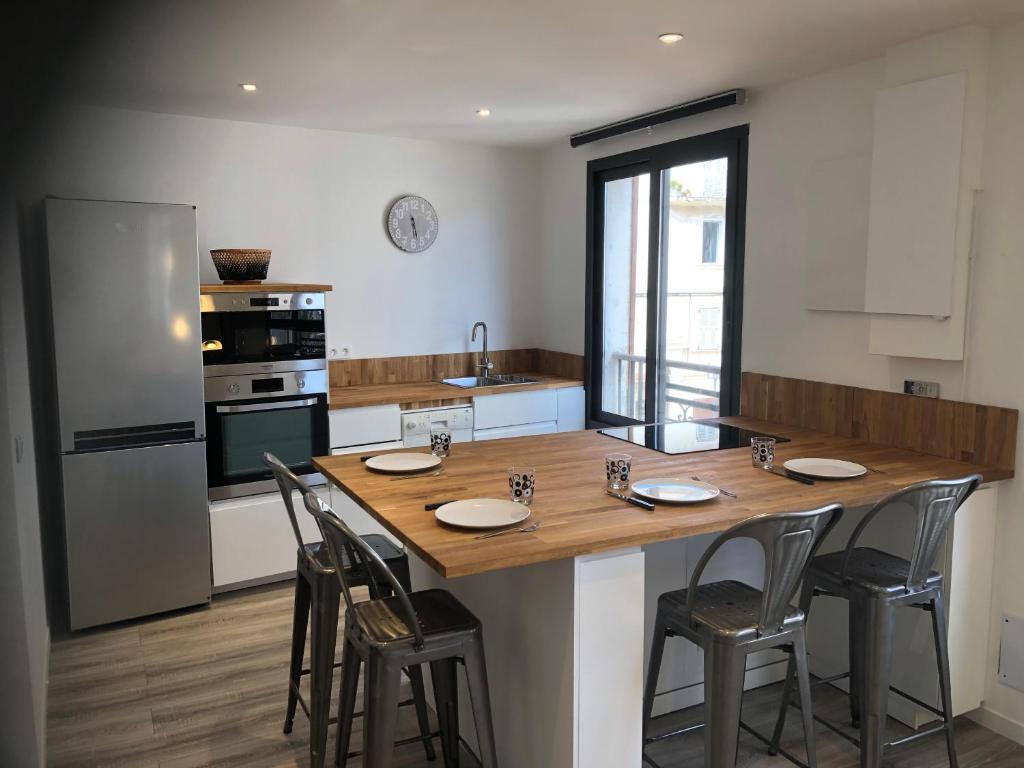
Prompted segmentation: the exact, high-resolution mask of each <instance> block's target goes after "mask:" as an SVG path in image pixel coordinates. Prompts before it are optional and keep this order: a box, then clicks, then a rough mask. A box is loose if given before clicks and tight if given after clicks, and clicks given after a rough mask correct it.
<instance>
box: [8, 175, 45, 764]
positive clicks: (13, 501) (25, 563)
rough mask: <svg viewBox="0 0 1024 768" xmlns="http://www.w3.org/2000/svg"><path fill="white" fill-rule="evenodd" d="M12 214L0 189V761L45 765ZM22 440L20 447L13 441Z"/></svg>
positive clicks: (35, 515)
mask: <svg viewBox="0 0 1024 768" xmlns="http://www.w3.org/2000/svg"><path fill="white" fill-rule="evenodd" d="M18 256H19V244H18V230H17V220H16V211H15V206H14V199H13V195H11V194H10V191H9V190H2V191H0V360H2V361H3V365H2V367H0V617H2V620H0V691H3V694H2V695H0V764H3V765H5V766H7V765H9V766H12V767H16V768H25V767H28V766H41V765H43V764H44V762H45V760H44V752H45V739H46V678H47V669H48V666H49V658H48V657H49V645H50V633H49V628H48V626H47V620H46V598H45V591H44V585H43V563H42V551H41V542H40V535H39V502H38V498H37V491H36V472H35V455H34V440H33V436H32V403H31V394H30V389H29V377H28V355H27V350H26V335H25V316H24V304H23V300H22V293H21V272H20V265H19V258H18ZM19 440H20V446H21V447H20V450H19V448H18V442H17V441H19Z"/></svg>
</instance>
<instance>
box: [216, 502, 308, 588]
mask: <svg viewBox="0 0 1024 768" xmlns="http://www.w3.org/2000/svg"><path fill="white" fill-rule="evenodd" d="M315 490H316V491H317V492H318V493H321V492H323V491H324V490H325V489H324V488H323V487H322V486H321V487H319V488H317V489H315ZM292 500H293V503H294V505H295V512H296V518H297V520H298V522H299V529H300V531H301V532H302V538H303V540H304V541H305V542H306V543H310V542H314V541H320V529H319V528H317V525H316V521H314V520H313V518H312V517H311V516H310V515H309V514H307V513H306V511H305V507H304V506H303V503H302V499H301V498H300V497H299V495H298V494H297V493H296V494H294V495H293V497H292ZM210 547H211V553H212V557H213V589H214V591H215V592H224V591H227V590H231V589H239V588H241V587H247V586H250V585H252V584H257V583H261V582H269V581H274V580H277V579H286V578H289V577H290V576H291V575H292V574H293V573H294V572H295V555H296V550H297V546H296V543H295V533H294V532H293V531H292V526H291V523H290V522H289V520H288V512H287V510H286V509H285V506H284V499H282V498H281V494H280V493H267V494H263V495H260V496H246V497H244V498H241V499H226V500H224V501H213V502H210Z"/></svg>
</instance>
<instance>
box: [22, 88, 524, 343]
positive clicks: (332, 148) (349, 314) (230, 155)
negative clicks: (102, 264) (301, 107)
mask: <svg viewBox="0 0 1024 768" xmlns="http://www.w3.org/2000/svg"><path fill="white" fill-rule="evenodd" d="M55 122H56V123H57V124H58V125H59V128H58V129H56V130H55V131H54V134H53V135H52V136H50V137H45V140H44V141H42V142H40V145H41V146H42V147H43V150H42V153H41V154H42V155H43V157H42V158H41V159H39V160H38V161H36V162H34V163H30V164H29V165H28V171H27V173H26V174H25V176H24V179H25V180H24V183H23V186H22V192H21V197H22V199H23V200H25V199H27V200H36V199H39V198H40V197H41V196H42V195H44V194H53V195H59V196H66V197H88V198H101V199H114V200H141V201H151V202H177V203H195V204H196V205H197V206H198V219H199V251H200V264H201V268H202V273H201V274H202V276H203V279H204V280H216V272H215V271H214V269H213V265H212V263H211V262H210V258H209V250H210V249H211V248H218V247H266V248H272V249H273V251H274V254H273V257H272V260H271V265H270V274H269V278H270V279H275V280H284V281H291V282H297V281H314V282H327V283H332V284H334V286H335V292H334V294H333V295H332V296H331V297H330V298H329V303H328V315H327V317H328V333H329V336H330V344H331V345H332V346H335V347H336V346H340V345H341V344H351V345H352V347H353V356H355V357H377V356H388V355H403V354H424V353H439V352H459V351H464V350H467V349H469V348H470V347H469V332H470V328H471V326H472V324H473V322H475V321H476V320H485V321H486V322H487V323H488V326H489V329H490V341H491V345H492V347H493V348H495V349H502V348H512V347H521V346H531V345H532V344H533V343H534V341H535V337H536V329H537V327H538V326H537V319H536V315H537V312H536V308H537V306H538V295H539V294H538V291H539V286H538V279H537V264H538V261H539V258H538V255H537V254H538V246H539V238H538V233H537V226H536V222H537V218H538V215H537V214H538V205H539V201H538V199H537V194H536V192H537V187H538V184H539V181H538V178H539V165H538V163H539V153H538V152H537V151H535V150H525V149H523V150H520V149H500V148H493V147H485V146H478V145H471V144H455V143H445V142H436V141H416V140H411V139H399V138H388V137H379V136H367V135H361V134H350V133H340V132H335V131H317V130H308V129H300V128H288V127H281V126H271V125H263V124H255V123H242V122H233V121H227V120H210V119H205V118H195V117H183V116H177V115H165V114H154V113H147V112H133V111H126V110H112V109H99V108H87V107H77V108H73V109H71V110H70V111H69V112H67V113H64V114H60V115H58V116H57V117H56V118H55ZM409 193H412V194H419V195H423V196H424V197H426V198H427V199H428V200H430V201H431V202H432V203H433V204H434V205H435V207H436V208H437V212H438V219H439V230H438V237H437V241H436V242H435V244H434V246H433V247H432V248H430V249H429V250H428V251H426V252H425V253H421V254H407V253H403V252H401V251H399V250H397V249H396V248H395V247H394V246H392V245H391V243H390V241H389V240H388V238H387V235H386V233H385V229H384V214H385V208H386V207H387V206H388V205H389V204H390V202H391V201H392V200H393V199H394V198H395V197H397V196H399V195H401V194H409Z"/></svg>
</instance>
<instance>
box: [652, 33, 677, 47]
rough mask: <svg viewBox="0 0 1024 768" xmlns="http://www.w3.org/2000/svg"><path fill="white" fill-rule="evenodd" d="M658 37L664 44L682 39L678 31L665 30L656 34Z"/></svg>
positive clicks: (670, 43)
mask: <svg viewBox="0 0 1024 768" xmlns="http://www.w3.org/2000/svg"><path fill="white" fill-rule="evenodd" d="M658 39H659V40H661V42H663V43H665V44H666V45H672V44H673V43H678V42H679V41H680V40H682V39H683V35H682V33H680V32H665V33H664V34H662V35H658Z"/></svg>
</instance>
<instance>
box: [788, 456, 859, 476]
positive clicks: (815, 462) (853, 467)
mask: <svg viewBox="0 0 1024 768" xmlns="http://www.w3.org/2000/svg"><path fill="white" fill-rule="evenodd" d="M782 466H784V467H785V468H786V469H788V470H789V471H790V472H796V473H797V474H798V475H805V476H807V477H814V478H817V479H819V480H847V479H849V478H851V477H860V476H861V475H865V474H867V471H868V470H867V468H866V467H863V466H861V465H860V464H854V463H853V462H852V461H843V460H842V459H790V460H789V461H787V462H786V463H785V464H783V465H782Z"/></svg>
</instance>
